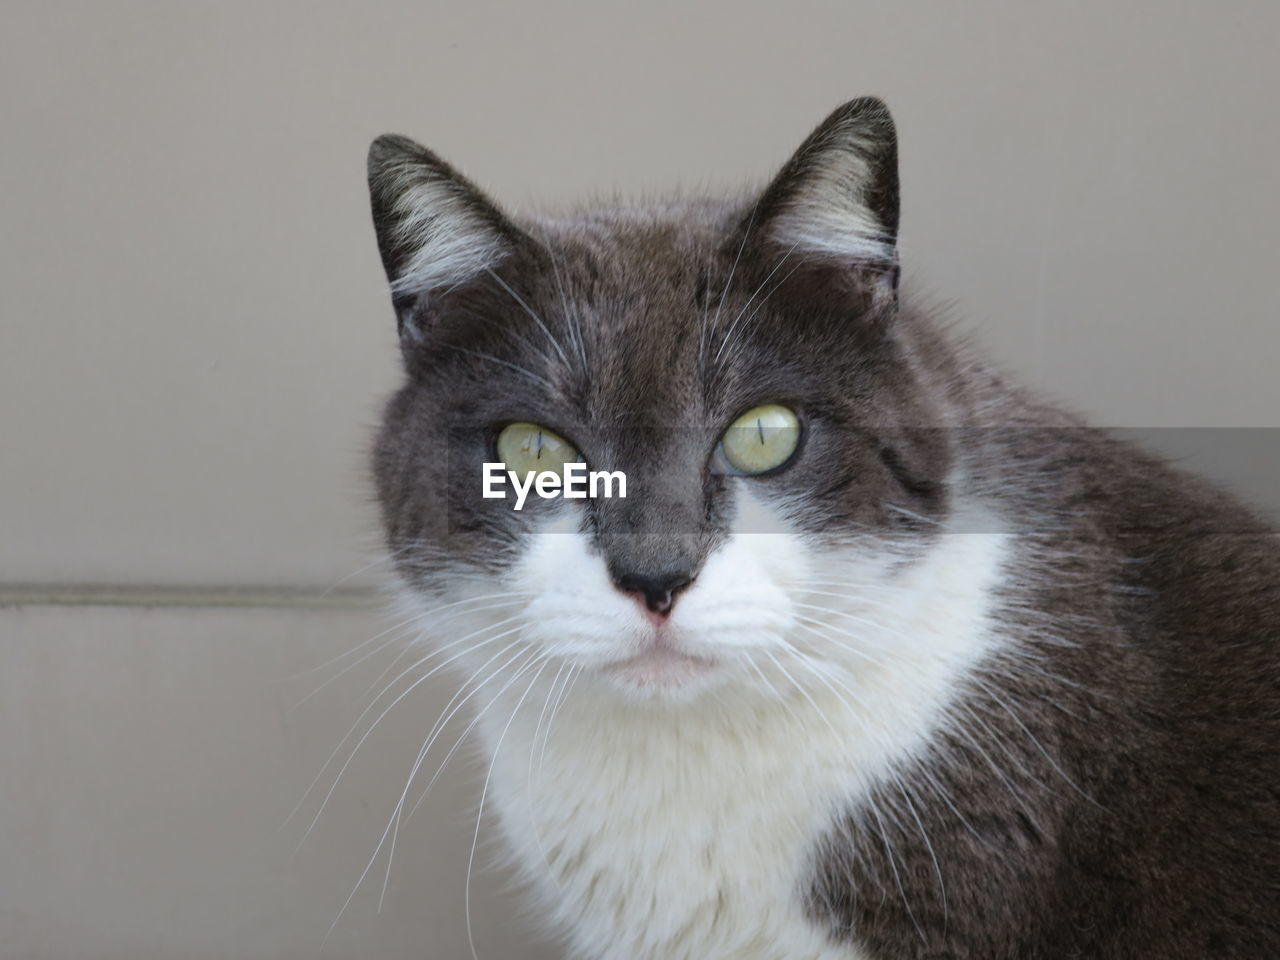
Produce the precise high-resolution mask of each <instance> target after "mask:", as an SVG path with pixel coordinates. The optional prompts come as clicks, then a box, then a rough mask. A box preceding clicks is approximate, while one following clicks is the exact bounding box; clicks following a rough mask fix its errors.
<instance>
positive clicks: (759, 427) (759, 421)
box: [756, 417, 764, 446]
mask: <svg viewBox="0 0 1280 960" xmlns="http://www.w3.org/2000/svg"><path fill="white" fill-rule="evenodd" d="M756 430H757V431H758V432H759V434H760V445H761V446H764V420H762V419H761V418H760V417H756Z"/></svg>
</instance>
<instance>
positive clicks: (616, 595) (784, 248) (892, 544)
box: [371, 101, 949, 698]
mask: <svg viewBox="0 0 1280 960" xmlns="http://www.w3.org/2000/svg"><path fill="white" fill-rule="evenodd" d="M893 162H894V158H893V134H892V126H891V125H890V124H889V121H888V116H887V113H885V112H884V111H883V107H882V106H880V105H878V104H876V103H868V102H865V101H863V102H858V103H855V104H854V105H851V106H850V107H847V108H842V110H841V111H837V113H836V114H834V115H833V116H832V118H830V119H829V120H828V121H827V123H825V124H824V125H823V126H822V127H820V128H819V129H818V131H816V132H815V134H814V136H813V137H811V138H810V141H809V142H807V143H806V145H805V146H804V147H802V149H801V151H800V153H798V154H797V156H796V158H795V159H793V160H792V162H791V163H790V164H789V165H788V166H787V168H785V169H784V170H783V172H782V173H781V174H780V175H779V177H778V179H777V180H775V181H774V183H773V184H772V185H771V186H770V187H769V188H768V190H766V191H765V192H764V193H763V194H762V195H761V196H760V197H758V198H756V197H752V198H749V199H748V200H747V201H746V202H745V203H737V204H733V203H730V204H712V203H687V204H672V205H669V206H666V207H662V208H656V209H655V208H648V209H645V210H638V209H606V210H596V211H593V212H590V213H587V214H584V215H580V216H577V217H574V218H570V219H565V220H547V221H537V220H532V221H529V222H527V223H516V222H514V221H511V220H508V219H507V218H505V217H503V216H502V215H501V214H499V213H498V212H497V211H496V209H495V208H493V207H492V205H491V204H489V203H488V201H486V200H484V199H483V197H481V196H480V195H479V194H478V193H477V192H476V191H475V188H474V187H472V186H471V185H470V184H468V183H466V181H464V180H462V179H461V178H460V177H459V176H458V175H457V174H456V173H454V172H453V171H452V170H450V169H449V168H448V167H446V166H444V165H443V164H442V163H441V162H440V161H438V160H437V159H435V158H434V157H432V156H431V155H430V154H428V153H426V152H425V151H422V150H421V148H418V147H415V146H413V145H410V144H408V143H407V142H405V141H402V140H397V139H388V138H384V139H383V140H380V141H378V142H377V143H376V144H375V147H374V151H373V153H372V154H371V185H372V189H373V195H374V211H375V223H376V225H377V227H378V230H379V241H380V246H381V249H382V253H383V259H384V263H385V264H386V266H387V270H388V274H389V275H390V277H391V279H392V283H393V290H394V292H395V300H396V305H397V309H398V313H399V318H400V325H401V339H402V345H403V350H404V355H405V360H406V366H407V369H408V379H407V382H406V383H405V385H404V386H403V387H402V388H401V390H400V392H399V393H398V394H397V395H396V396H395V397H394V399H393V400H392V402H391V403H390V404H389V406H388V409H387V414H386V419H385V423H384V426H383V430H382V433H381V435H380V438H379V441H378V445H377V452H376V458H375V467H376V476H377V482H378V491H379V496H380V501H381V504H382V507H383V515H384V521H385V525H386V533H387V540H388V544H389V547H390V549H391V551H392V553H393V557H394V559H395V561H396V564H397V568H398V570H399V573H400V575H401V578H402V580H403V582H404V584H405V586H406V588H407V591H408V593H409V595H410V597H412V598H413V605H414V607H415V608H416V610H417V612H418V613H419V614H421V615H422V616H423V617H424V621H425V622H426V623H428V624H432V623H433V624H435V626H436V629H435V630H433V631H432V632H433V633H435V634H436V635H438V637H439V638H440V639H441V640H443V641H445V642H454V643H457V645H458V652H457V655H458V656H459V658H460V659H462V660H463V662H465V663H467V664H469V665H470V666H472V668H473V669H480V670H483V669H486V668H490V669H495V670H497V669H501V668H502V667H503V666H504V665H505V664H506V663H507V661H508V660H510V662H512V663H515V664H517V665H518V664H522V663H535V662H538V663H541V662H551V663H557V662H559V663H560V664H561V665H562V666H563V665H566V664H570V665H572V666H573V667H576V668H579V672H580V673H581V674H582V675H583V676H589V677H591V678H593V679H594V680H596V681H598V682H601V683H605V684H608V685H611V686H613V687H615V688H617V689H619V690H621V691H623V692H625V693H628V694H633V695H635V696H637V697H641V698H654V697H683V698H689V697H693V696H695V695H696V694H698V693H699V692H701V691H704V690H707V689H709V688H711V687H713V686H716V685H718V684H720V683H724V682H730V681H731V682H737V683H739V684H742V685H745V686H747V687H751V688H756V689H757V690H767V689H768V688H769V687H770V686H772V683H773V681H771V680H770V676H771V675H774V674H775V671H774V670H773V669H772V667H771V666H770V665H771V664H772V665H773V666H777V665H778V664H779V663H780V660H779V659H778V658H785V657H786V656H790V655H793V654H796V653H802V654H803V655H804V656H806V657H810V658H812V659H814V660H815V662H822V661H826V660H832V659H837V658H835V657H833V654H834V652H835V645H847V644H849V643H850V642H866V643H868V644H871V645H872V646H876V645H881V644H884V643H887V642H891V641H890V640H889V639H888V637H887V635H881V634H868V635H867V636H866V637H865V638H864V640H863V641H857V640H853V639H852V638H851V636H850V634H851V633H856V631H851V630H850V629H849V628H850V624H851V622H854V621H856V619H857V618H858V616H859V615H860V614H859V611H862V612H865V611H863V607H864V606H866V605H867V604H866V603H864V602H862V601H867V602H871V603H874V596H873V595H874V593H875V592H876V590H877V589H881V590H882V589H887V588H889V587H890V585H891V580H892V577H893V575H894V571H895V570H896V569H898V568H899V567H900V566H901V565H902V564H903V563H906V562H909V561H910V558H911V557H912V556H914V555H917V554H918V553H919V552H920V551H922V550H923V549H925V547H926V546H927V544H928V542H929V540H930V538H931V536H932V535H933V530H934V528H935V526H936V524H937V523H938V521H939V520H940V519H941V518H942V516H943V515H944V514H945V512H946V510H947V489H946V484H945V477H946V472H947V467H948V461H949V458H948V453H947V450H946V446H945V444H944V443H943V442H942V440H941V434H940V433H939V432H937V431H935V430H931V429H929V425H930V424H933V423H936V422H937V420H936V415H935V414H936V412H935V411H934V410H933V407H932V405H931V402H930V400H929V397H928V391H926V390H924V389H923V388H922V386H921V385H920V384H919V383H918V382H917V379H916V375H915V373H914V372H913V365H912V363H911V358H910V356H909V351H907V350H906V349H905V348H904V346H903V344H902V343H901V341H900V338H899V337H898V336H897V335H896V333H897V332H896V328H895V319H896V312H897V304H896V290H895V286H896V263H895V262H894V259H893V257H894V254H893V246H892V240H893V235H894V232H895V230H896V225H897V194H896V172H895V171H894V167H893ZM761 408H764V412H763V414H760V415H759V416H757V412H758V411H760V410H761ZM744 415H746V420H745V421H743V420H742V419H741V418H743V417H744ZM771 417H772V419H770V418H771ZM766 421H768V422H769V423H771V424H782V426H781V427H777V428H776V429H775V430H773V432H771V433H770V434H769V437H768V442H766V436H765V431H764V426H763V424H764V423H765V422H766ZM744 422H745V423H746V424H748V425H750V424H755V426H756V427H757V428H759V430H760V441H761V446H760V447H759V448H753V449H751V450H746V453H745V455H743V454H740V453H739V451H738V450H737V447H736V446H735V444H739V445H740V444H741V443H742V439H741V438H742V436H743V435H744V428H743V427H742V424H743V423H744ZM735 423H738V424H739V427H738V432H737V434H732V433H731V434H730V435H729V436H726V431H727V430H729V428H730V427H731V425H733V424H735ZM512 424H532V425H535V426H536V427H538V428H542V429H544V430H545V431H547V433H548V435H554V436H555V437H558V438H561V439H563V440H564V441H566V442H567V443H569V444H570V445H571V446H572V448H573V449H574V450H575V451H576V454H577V457H576V459H581V460H582V461H584V462H585V463H586V464H587V465H588V467H589V468H590V469H592V470H608V471H622V472H623V473H624V474H625V476H626V492H627V496H626V497H625V498H612V499H610V498H604V497H600V498H596V499H586V500H570V499H551V500H544V499H541V498H539V497H537V496H532V495H531V496H530V497H529V498H528V499H527V500H526V501H525V503H524V505H523V509H521V510H518V511H517V510H515V509H513V507H514V502H515V501H514V497H509V498H507V499H488V498H485V497H483V496H482V490H483V464H484V463H485V462H491V461H496V460H499V459H501V456H500V453H499V449H500V448H501V442H500V440H499V438H500V437H502V436H503V431H504V429H506V428H509V427H510V425H512ZM521 429H527V428H521ZM841 584H843V586H838V585H841ZM850 584H854V585H862V587H861V588H859V589H860V590H861V593H865V596H860V597H859V598H853V599H852V600H851V598H850V596H849V595H848V594H849V589H850V587H849V585H850ZM824 598H825V599H824ZM431 611H435V612H431ZM841 618H843V621H842V620H841ZM870 652H871V653H872V654H873V655H874V653H875V651H874V650H871V651H870ZM521 657H523V658H524V659H519V658H521ZM762 666H764V667H765V668H766V669H761V667H762Z"/></svg>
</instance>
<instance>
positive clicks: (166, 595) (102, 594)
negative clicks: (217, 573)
mask: <svg viewBox="0 0 1280 960" xmlns="http://www.w3.org/2000/svg"><path fill="white" fill-rule="evenodd" d="M385 602H386V597H385V596H384V595H383V594H380V593H378V592H377V591H375V590H370V589H366V588H355V587H349V588H343V589H332V590H320V589H306V588H297V587H259V586H238V585H227V586H214V587H209V586H135V585H123V584H122V585H108V584H74V585H64V584H0V607H152V608H154V607H189V608H201V607H203V608H214V609H229V608H231V609H233V608H255V607H257V608H268V609H280V610H297V609H313V610H314V609H338V610H359V609H367V608H375V607H378V606H380V605H381V604H383V603H385Z"/></svg>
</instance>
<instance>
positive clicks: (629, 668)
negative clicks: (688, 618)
mask: <svg viewBox="0 0 1280 960" xmlns="http://www.w3.org/2000/svg"><path fill="white" fill-rule="evenodd" d="M720 672H721V668H720V665H719V664H717V663H716V662H715V661H714V660H709V659H707V658H706V657H696V656H693V655H691V654H687V653H681V652H680V651H678V650H672V649H671V648H670V647H666V646H654V647H652V648H651V649H649V650H646V651H644V652H643V653H641V654H638V655H636V656H634V657H630V658H628V659H626V660H617V661H614V662H613V663H610V664H606V665H605V666H603V667H601V668H600V675H601V676H602V677H604V678H605V679H606V680H608V681H609V682H610V683H611V684H613V685H614V686H615V687H619V688H621V689H622V690H623V691H624V692H626V693H627V694H629V695H632V696H635V697H637V698H639V699H644V700H655V699H682V700H683V699H687V698H689V697H690V696H693V695H694V694H696V693H699V692H701V691H703V690H705V689H706V688H707V687H709V686H712V685H714V683H715V682H716V678H717V677H718V675H719V674H720Z"/></svg>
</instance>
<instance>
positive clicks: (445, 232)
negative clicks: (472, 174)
mask: <svg viewBox="0 0 1280 960" xmlns="http://www.w3.org/2000/svg"><path fill="white" fill-rule="evenodd" d="M369 199H370V203H371V205H372V207H373V227H374V230H375V231H376V232H377V236H378V251H379V252H380V253H381V254H382V266H383V267H384V268H385V270H386V271H387V280H388V281H389V282H390V284H391V299H392V302H393V303H394V305H395V308H396V322H397V324H398V326H399V329H400V339H401V343H402V345H404V346H405V347H408V346H411V345H412V344H413V343H416V342H417V341H419V340H421V339H422V337H423V336H424V334H425V333H426V332H427V330H428V328H429V326H430V323H431V319H432V314H433V310H434V308H435V306H436V304H437V302H438V301H439V299H440V298H441V297H442V296H443V294H444V293H446V292H448V291H450V290H453V289H455V288H458V287H460V286H462V285H464V284H466V283H468V282H469V281H471V280H474V279H476V278H477V277H479V276H480V275H481V274H482V273H484V272H485V271H487V270H492V269H493V268H494V267H496V266H497V265H498V264H499V263H500V262H501V261H502V260H504V259H505V258H506V257H507V256H509V255H510V254H511V253H512V252H514V250H515V249H516V247H517V246H518V245H520V243H521V242H522V240H523V234H522V233H521V232H520V231H519V230H518V229H517V228H516V227H515V226H513V225H512V224H511V223H510V221H508V220H507V218H506V217H505V216H504V215H503V214H502V213H501V212H500V211H499V210H498V208H497V207H496V206H494V204H493V203H492V202H491V201H490V200H489V199H488V198H487V197H485V195H484V194H483V193H482V192H481V191H480V190H479V189H478V188H477V187H476V186H474V185H473V184H472V183H471V182H470V181H469V180H467V179H466V178H465V177H463V176H462V174H460V173H458V172H457V171H456V170H454V169H453V168H452V167H450V166H449V165H448V164H447V163H445V162H444V161H443V160H441V159H440V158H439V157H437V156H436V155H435V154H434V153H432V152H431V151H430V150H428V149H426V148H425V147H423V146H420V145H419V144H417V143H414V142H413V141H412V140H410V139H409V138H408V137H401V136H396V135H394V134H386V135H384V136H381V137H378V139H376V140H374V141H373V143H372V144H371V145H370V147H369Z"/></svg>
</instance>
